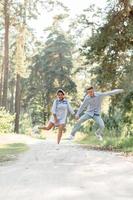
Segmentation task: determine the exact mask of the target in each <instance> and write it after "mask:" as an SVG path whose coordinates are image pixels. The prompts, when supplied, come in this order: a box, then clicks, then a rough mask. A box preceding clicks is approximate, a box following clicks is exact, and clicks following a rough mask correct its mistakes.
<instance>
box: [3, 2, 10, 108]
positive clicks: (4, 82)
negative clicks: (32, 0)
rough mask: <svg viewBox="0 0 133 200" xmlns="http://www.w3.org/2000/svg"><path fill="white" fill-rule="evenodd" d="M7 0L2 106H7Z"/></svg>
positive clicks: (5, 5)
mask: <svg viewBox="0 0 133 200" xmlns="http://www.w3.org/2000/svg"><path fill="white" fill-rule="evenodd" d="M8 3H9V2H8V0H5V3H4V18H5V19H4V20H5V35H4V62H3V63H4V80H3V98H2V106H3V107H5V108H6V106H7V91H8V71H9V8H8V7H9V6H8Z"/></svg>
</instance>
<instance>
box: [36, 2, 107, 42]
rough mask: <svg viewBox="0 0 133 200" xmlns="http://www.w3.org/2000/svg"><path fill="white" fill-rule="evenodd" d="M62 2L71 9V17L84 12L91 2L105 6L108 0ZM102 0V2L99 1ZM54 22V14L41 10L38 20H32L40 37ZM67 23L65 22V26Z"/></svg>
mask: <svg viewBox="0 0 133 200" xmlns="http://www.w3.org/2000/svg"><path fill="white" fill-rule="evenodd" d="M61 2H62V3H63V4H64V5H65V6H67V7H68V8H69V9H70V17H71V18H75V17H76V15H79V14H81V13H82V11H83V10H84V9H86V8H88V7H89V6H90V5H91V4H95V5H96V6H98V7H101V8H103V7H105V5H106V2H107V0H101V1H100V0H61ZM99 2H100V3H99ZM51 23H52V15H51V14H50V13H46V12H44V10H43V9H42V10H41V14H40V15H39V16H38V19H37V20H36V21H33V22H32V28H33V29H34V33H35V34H36V36H37V37H38V38H40V37H43V35H44V32H43V30H44V29H45V28H47V27H48V26H50V25H51ZM66 26H67V24H64V28H65V27H66Z"/></svg>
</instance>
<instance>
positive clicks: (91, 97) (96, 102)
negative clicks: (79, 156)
mask: <svg viewBox="0 0 133 200" xmlns="http://www.w3.org/2000/svg"><path fill="white" fill-rule="evenodd" d="M123 91H124V90H123V89H115V90H112V91H110V92H95V91H94V88H93V87H92V86H90V87H88V88H87V95H86V96H85V98H84V101H83V103H82V104H81V106H80V108H79V109H78V111H77V114H76V119H77V120H78V121H77V123H76V124H75V126H74V128H73V129H72V131H71V134H70V136H69V138H68V140H72V139H73V138H74V136H75V134H76V132H77V131H78V130H79V129H80V127H81V124H82V123H83V122H85V121H86V120H89V119H93V120H94V121H95V122H96V123H97V124H98V126H99V128H98V130H97V131H96V133H95V134H96V136H97V138H98V139H99V140H103V137H102V135H103V130H104V127H105V126H104V121H103V119H102V118H101V115H100V112H101V104H102V100H103V98H104V97H105V96H110V95H114V94H119V93H122V92H123ZM85 109H86V112H85V114H83V115H82V116H81V117H79V115H80V114H81V113H82V112H83V110H85Z"/></svg>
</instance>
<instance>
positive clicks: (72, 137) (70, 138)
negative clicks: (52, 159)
mask: <svg viewBox="0 0 133 200" xmlns="http://www.w3.org/2000/svg"><path fill="white" fill-rule="evenodd" d="M73 139H74V136H73V135H70V136H69V137H68V138H66V140H73Z"/></svg>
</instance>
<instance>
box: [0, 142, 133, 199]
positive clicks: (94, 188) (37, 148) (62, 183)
mask: <svg viewBox="0 0 133 200" xmlns="http://www.w3.org/2000/svg"><path fill="white" fill-rule="evenodd" d="M0 199H3V200H73V199H75V200H132V199H133V163H132V162H128V161H127V160H126V159H125V158H124V157H120V156H118V155H116V154H115V153H109V152H100V151H93V150H90V151H88V150H87V149H84V148H82V147H81V146H79V145H76V144H72V143H69V142H67V141H63V142H62V144H61V145H60V147H59V149H58V148H57V145H56V144H55V141H53V140H46V141H37V142H36V143H34V144H32V145H31V149H30V150H29V151H28V152H26V153H24V154H22V155H21V156H20V157H19V159H18V160H17V161H15V162H12V163H8V164H6V165H5V166H0Z"/></svg>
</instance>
